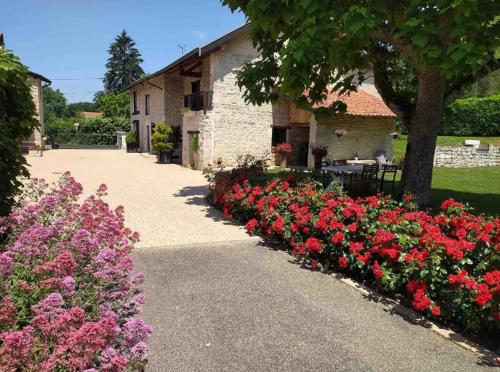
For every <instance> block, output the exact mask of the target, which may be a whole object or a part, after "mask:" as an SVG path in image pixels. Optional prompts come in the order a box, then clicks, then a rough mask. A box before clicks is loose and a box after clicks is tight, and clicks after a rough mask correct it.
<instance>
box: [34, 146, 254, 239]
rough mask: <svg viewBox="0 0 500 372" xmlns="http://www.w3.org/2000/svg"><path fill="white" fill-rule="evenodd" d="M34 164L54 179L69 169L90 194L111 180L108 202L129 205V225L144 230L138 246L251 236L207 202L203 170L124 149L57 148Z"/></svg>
mask: <svg viewBox="0 0 500 372" xmlns="http://www.w3.org/2000/svg"><path fill="white" fill-rule="evenodd" d="M28 162H29V163H30V164H31V169H30V171H31V174H32V176H33V177H41V178H45V179H47V180H49V181H52V180H55V179H57V178H58V177H59V176H60V175H61V174H62V173H63V172H65V171H67V170H69V171H70V172H71V174H72V175H73V176H74V177H75V178H76V179H77V180H78V181H79V182H80V183H82V184H83V186H84V191H85V193H86V194H89V193H92V192H93V191H95V190H96V189H97V187H98V186H99V185H100V184H101V183H106V184H107V185H108V186H109V191H108V192H109V195H108V196H107V197H106V200H107V201H108V202H109V204H110V205H111V206H112V207H116V206H117V205H120V204H121V205H123V206H124V207H125V218H126V223H127V226H129V227H130V228H131V229H133V230H136V231H138V232H139V233H140V236H141V241H140V242H139V244H138V247H158V246H169V245H179V244H193V243H204V242H218V241H227V240H242V239H251V238H249V237H248V236H247V235H246V234H245V232H244V231H243V229H242V228H241V227H238V226H234V225H230V224H228V223H227V222H225V221H224V219H223V218H222V217H223V216H222V213H220V212H219V211H217V210H215V209H213V208H210V207H208V206H207V205H206V204H205V201H204V196H205V194H206V188H205V186H204V185H206V181H205V179H204V178H203V176H202V174H201V172H199V171H193V170H191V169H187V168H182V167H180V166H179V165H175V164H156V163H155V158H154V157H152V156H145V155H141V154H137V153H132V154H127V153H125V152H124V151H118V150H51V151H46V152H45V153H44V156H43V157H41V158H37V157H29V158H28ZM207 217H208V218H207Z"/></svg>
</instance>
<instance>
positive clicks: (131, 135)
mask: <svg viewBox="0 0 500 372" xmlns="http://www.w3.org/2000/svg"><path fill="white" fill-rule="evenodd" d="M125 143H126V144H127V145H136V144H137V135H136V133H135V132H134V131H133V130H130V131H128V132H127V134H126V135H125Z"/></svg>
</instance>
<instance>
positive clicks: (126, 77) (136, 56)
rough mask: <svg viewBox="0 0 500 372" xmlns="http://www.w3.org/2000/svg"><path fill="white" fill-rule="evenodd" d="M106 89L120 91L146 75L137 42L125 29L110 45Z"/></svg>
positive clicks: (105, 79) (111, 91)
mask: <svg viewBox="0 0 500 372" xmlns="http://www.w3.org/2000/svg"><path fill="white" fill-rule="evenodd" d="M108 53H109V54H110V57H109V58H108V63H106V69H107V72H106V75H105V76H104V89H105V91H106V93H119V92H121V91H122V89H123V88H125V87H126V86H127V85H129V84H130V83H132V82H133V81H134V80H137V79H140V78H141V77H142V76H143V75H144V71H143V70H142V68H141V63H142V62H143V60H142V58H141V53H139V50H138V49H137V48H135V42H134V40H132V38H131V37H130V36H128V35H127V33H126V32H125V30H123V31H122V33H121V34H120V35H118V36H117V37H116V38H115V41H114V42H113V43H112V44H111V46H110V47H109V50H108Z"/></svg>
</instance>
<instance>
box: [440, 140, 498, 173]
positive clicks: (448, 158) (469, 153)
mask: <svg viewBox="0 0 500 372" xmlns="http://www.w3.org/2000/svg"><path fill="white" fill-rule="evenodd" d="M434 166H435V167H445V168H472V167H498V166H500V147H497V146H488V145H480V146H437V147H436V151H435V153H434Z"/></svg>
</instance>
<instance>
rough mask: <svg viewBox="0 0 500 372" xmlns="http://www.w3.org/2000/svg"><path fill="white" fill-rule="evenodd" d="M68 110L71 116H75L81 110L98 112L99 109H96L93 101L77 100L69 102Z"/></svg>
mask: <svg viewBox="0 0 500 372" xmlns="http://www.w3.org/2000/svg"><path fill="white" fill-rule="evenodd" d="M66 110H67V112H68V114H69V115H70V116H75V115H76V114H78V113H79V112H82V111H87V112H97V111H99V110H97V109H96V104H95V103H93V102H75V103H69V104H68V105H67V106H66Z"/></svg>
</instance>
